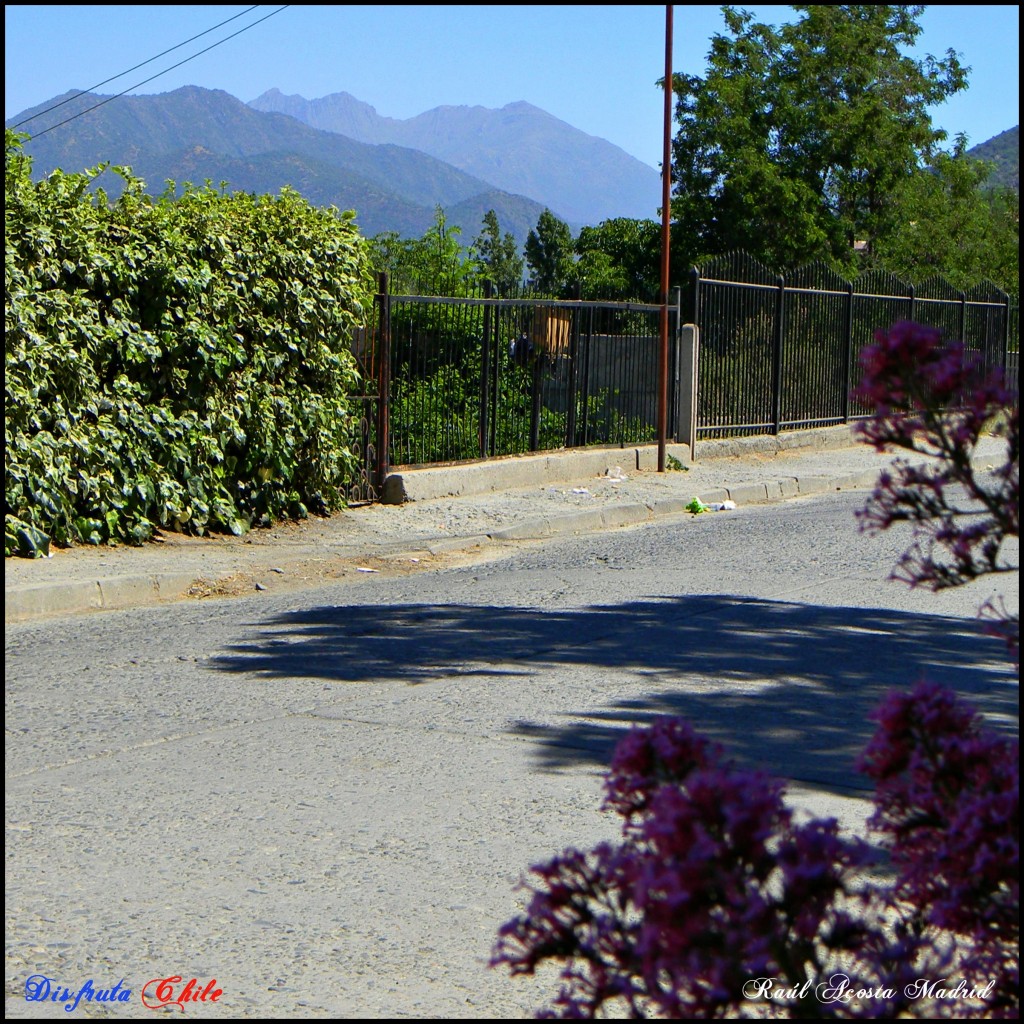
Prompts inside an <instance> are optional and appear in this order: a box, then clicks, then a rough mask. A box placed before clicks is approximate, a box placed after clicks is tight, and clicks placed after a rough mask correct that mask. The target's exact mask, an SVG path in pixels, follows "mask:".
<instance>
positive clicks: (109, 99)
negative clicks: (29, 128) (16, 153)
mask: <svg viewBox="0 0 1024 1024" xmlns="http://www.w3.org/2000/svg"><path fill="white" fill-rule="evenodd" d="M257 6H259V5H257ZM291 6H292V5H291V4H284V5H283V6H282V7H278V9H277V10H276V11H271V12H270V13H269V14H267V15H264V16H263V17H262V18H260V19H258V20H257V21H254V22H252V23H251V24H249V25H246V26H245V28H240V29H239V30H238V31H237V32H232V33H231V35H229V36H225V37H224V38H223V39H220V40H218V41H217V42H216V43H212V44H211V45H210V46H207V47H206V48H205V49H203V50H200V51H199V52H198V53H193V54H192V56H191V57H186V58H185V59H184V60H180V61H178V63H177V64H172V65H171V66H170V67H169V68H164V70H163V71H158V72H157V73H156V74H155V75H150V77H149V78H146V79H143V80H142V81H141V82H136V83H135V85H130V86H128V88H127V89H125V90H123V91H122V92H119V93H118V94H117V95H116V96H108V97H107V98H106V99H105V100H101V101H100V102H99V103H94V104H93V105H92V106H91V107H86V108H85V110H81V111H79V112H78V113H77V114H72V115H71V117H66V118H65V119H64V120H63V121H58V122H57V123H56V124H52V125H50V127H49V128H44V129H43V130H42V131H41V132H36V133H35V134H34V135H32V136H31V139H38V138H39V137H40V136H42V135H46V133H47V132H52V131H53V130H54V129H55V128H60V127H62V126H63V125H66V124H69V123H70V122H71V121H75V120H77V119H78V118H80V117H84V116H85V115H86V114H88V113H91V112H92V111H93V110H97V109H98V108H99V107H103V106H106V104H108V103H112V102H113V101H114V100H117V99H120V98H121V97H122V96H124V95H126V94H127V93H130V92H131V91H132V89H138V88H139V87H140V86H142V85H146V84H147V83H149V82H152V81H153V80H154V79H157V78H159V77H160V76H161V75H166V74H167V72H168V71H173V70H174V69H175V68H180V67H181V66H182V65H183V64H187V63H188V62H189V61H190V60H195V59H196V57H201V56H202V55H203V54H204V53H209V52H210V50H213V49H216V48H217V47H218V46H220V45H221V43H226V42H227V41H228V40H229V39H234V38H235V36H240V35H241V34H242V33H243V32H248V31H249V29H251V28H255V27H256V26H257V25H259V24H260V23H261V22H264V21H266V20H267V19H268V18H272V17H273V16H274V15H275V14H280V13H281V12H282V11H286V10H287V9H288V8H289V7H291ZM146 63H148V61H147V62H146ZM117 77H118V78H120V77H121V76H120V75H118V76H117Z"/></svg>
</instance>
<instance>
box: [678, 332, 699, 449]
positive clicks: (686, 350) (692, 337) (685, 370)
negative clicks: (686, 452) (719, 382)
mask: <svg viewBox="0 0 1024 1024" xmlns="http://www.w3.org/2000/svg"><path fill="white" fill-rule="evenodd" d="M699 354H700V328H699V327H697V325H696V324H683V326H682V327H681V328H680V330H679V381H678V388H679V392H678V398H677V408H678V409H679V421H678V426H677V428H676V441H677V442H678V443H679V444H686V445H689V446H690V461H691V462H696V460H697V364H698V358H699Z"/></svg>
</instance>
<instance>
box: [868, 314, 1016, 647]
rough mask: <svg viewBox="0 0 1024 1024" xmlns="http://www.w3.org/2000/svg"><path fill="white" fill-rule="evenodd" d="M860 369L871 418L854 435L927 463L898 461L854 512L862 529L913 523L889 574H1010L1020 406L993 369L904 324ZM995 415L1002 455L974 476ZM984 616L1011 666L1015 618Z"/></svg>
mask: <svg viewBox="0 0 1024 1024" xmlns="http://www.w3.org/2000/svg"><path fill="white" fill-rule="evenodd" d="M861 369H862V371H863V377H862V380H861V384H860V387H859V388H858V389H857V390H856V392H855V393H854V395H855V397H856V398H858V399H860V400H861V401H863V402H865V403H867V404H869V405H871V406H872V407H874V408H875V409H876V410H877V413H876V415H875V416H873V417H872V418H870V419H867V420H864V421H863V422H862V423H860V424H859V425H858V433H859V436H860V437H861V438H863V439H864V440H865V441H867V442H868V443H869V444H872V445H874V446H875V447H876V448H877V449H878V450H879V451H888V450H892V449H898V450H903V451H908V452H912V453H915V454H917V455H923V456H926V457H929V458H930V461H929V462H927V463H925V464H912V463H910V462H909V461H907V460H906V459H899V460H897V461H896V462H895V463H894V465H893V469H892V471H891V472H886V473H883V474H882V475H881V477H880V479H879V482H878V485H877V486H876V488H875V490H874V493H873V494H872V496H871V499H870V500H869V502H868V504H867V506H866V508H865V509H864V510H863V512H862V513H860V520H861V526H862V528H863V529H865V530H868V531H871V532H877V531H881V530H885V529H887V528H888V527H889V526H891V525H892V524H893V523H895V522H899V521H909V522H911V523H913V524H914V541H913V544H912V546H911V547H910V548H909V550H908V551H907V552H906V553H905V554H904V555H903V556H902V557H901V558H900V560H899V563H898V564H897V567H896V570H895V571H894V572H893V578H894V579H898V580H902V581H904V582H906V583H909V584H910V585H911V586H914V587H917V586H924V587H929V588H931V589H933V590H940V589H944V588H946V587H956V586H960V585H961V584H963V583H967V582H969V581H970V580H973V579H976V578H977V577H979V576H983V575H987V574H988V573H1002V572H1012V571H1015V570H1016V569H1017V568H1018V566H1017V565H1015V564H1012V563H1011V561H1010V560H1009V558H1008V556H1007V548H1006V543H1005V542H1006V540H1007V538H1009V537H1019V536H1020V506H1019V503H1020V432H1019V431H1020V405H1019V402H1018V401H1017V399H1016V397H1015V396H1014V395H1013V394H1011V392H1010V391H1009V390H1008V389H1007V388H1006V387H1005V386H1004V383H1003V378H1002V374H1001V372H1000V371H998V370H993V371H991V372H987V371H986V370H985V368H984V364H983V362H982V360H981V358H980V356H979V355H978V354H977V353H972V352H967V351H966V350H965V349H964V347H963V346H962V345H961V344H959V343H948V342H945V341H943V339H942V336H941V333H940V332H939V331H937V330H936V329H934V328H932V327H925V326H922V325H921V324H916V323H909V322H904V323H898V324H896V325H895V326H894V327H892V329H891V330H889V331H879V332H878V333H877V334H876V335H875V344H874V345H872V346H870V347H868V348H866V349H865V350H864V352H863V353H862V355H861ZM1000 419H1002V420H1004V421H1005V423H1004V427H1005V438H1006V455H1005V458H1004V459H1003V460H1002V462H1001V464H1000V465H998V466H996V467H994V468H993V469H992V471H991V472H988V471H979V469H978V468H977V467H976V466H975V464H974V456H975V451H976V448H977V445H978V439H979V438H980V437H981V435H982V434H983V433H984V432H985V430H986V429H989V427H990V426H991V424H992V423H993V422H997V421H999V420H1000ZM985 611H986V613H987V616H988V618H989V620H990V621H991V622H992V623H993V626H994V628H993V631H994V632H997V633H999V634H1000V635H1001V636H1003V637H1004V638H1005V639H1006V642H1007V644H1008V646H1009V648H1010V650H1011V654H1012V656H1013V658H1014V660H1015V661H1018V663H1019V653H1018V652H1019V643H1020V619H1019V615H1018V614H1017V613H1011V612H1010V611H1008V610H1007V609H1006V608H1005V607H1003V606H995V605H989V606H987V607H986V609H985Z"/></svg>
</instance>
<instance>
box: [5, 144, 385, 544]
mask: <svg viewBox="0 0 1024 1024" xmlns="http://www.w3.org/2000/svg"><path fill="white" fill-rule="evenodd" d="M99 170H100V169H97V170H93V171H88V172H85V173H83V174H65V173H63V172H60V171H57V172H54V173H53V174H52V175H50V176H49V177H48V178H46V179H45V180H44V181H41V182H33V181H32V180H31V177H30V162H29V159H28V158H27V157H26V156H25V155H24V153H23V152H22V150H21V140H20V139H19V137H17V136H15V135H13V134H12V133H10V132H8V133H7V140H6V159H5V171H6V182H5V202H6V209H5V232H6V247H5V285H6V294H5V307H4V312H5V328H6V380H5V442H6V449H7V450H6V463H5V469H6V472H5V489H6V499H7V508H6V529H5V550H6V553H7V554H8V555H9V554H11V553H13V552H21V553H33V552H34V551H35V550H36V549H37V548H39V547H40V546H45V544H46V543H47V542H48V541H49V540H52V541H53V542H54V543H56V544H59V545H68V544H74V543H79V542H86V543H94V544H96V543H105V542H113V541H128V542H130V543H141V542H143V541H144V540H146V539H147V538H149V537H150V536H152V534H153V531H154V529H155V528H157V527H161V528H169V529H174V530H182V531H186V532H192V533H198V534H202V533H204V532H206V531H208V530H228V531H231V532H234V533H240V532H243V531H244V530H246V529H247V528H248V527H249V526H250V525H252V524H254V523H267V522H270V521H272V520H273V519H275V518H278V517H282V516H303V515H306V514H307V512H309V511H313V512H318V513H326V512H329V511H331V510H333V509H336V508H338V507H340V506H341V505H342V504H344V486H345V484H346V482H348V481H349V480H350V479H351V478H352V476H353V474H354V472H355V469H356V462H355V459H356V456H355V420H356V416H355V407H354V404H353V403H352V402H351V401H350V398H349V396H350V395H352V394H354V393H355V391H356V383H357V379H358V378H357V370H356V364H355V361H354V359H353V357H352V355H351V352H350V346H349V341H350V338H351V336H352V330H353V327H355V326H356V325H358V324H360V323H361V322H362V321H363V319H364V316H365V313H366V311H367V309H368V306H369V303H370V302H371V301H372V281H371V278H370V275H369V269H368V265H367V261H366V256H365V243H364V241H363V240H362V239H361V238H360V237H359V234H358V231H357V229H356V227H355V225H354V224H353V222H352V220H351V215H350V214H339V213H338V212H337V211H334V210H320V209H317V208H315V207H313V206H311V205H310V204H309V203H307V202H306V201H305V200H303V199H302V198H301V197H300V196H299V195H298V194H297V193H296V192H294V191H291V190H287V189H286V190H283V191H282V192H281V194H280V195H278V196H252V195H246V194H232V195H229V194H226V193H225V192H223V191H218V190H216V189H213V188H211V187H209V186H206V187H201V188H194V187H191V186H187V187H186V188H185V190H184V192H183V194H181V195H180V196H177V197H176V196H175V195H174V193H173V191H172V190H171V189H170V188H169V189H168V191H167V192H166V193H165V194H164V195H163V196H161V197H159V198H156V199H154V198H151V197H149V196H147V195H146V194H145V192H144V185H143V183H142V182H141V181H140V180H139V179H137V178H134V177H133V176H132V175H131V174H130V173H129V172H128V171H126V170H123V169H122V170H120V171H119V173H120V174H121V175H122V176H123V177H124V179H125V183H126V187H125V191H124V193H123V195H122V196H121V197H120V198H119V199H118V200H117V201H116V202H115V203H110V202H109V201H108V199H107V197H106V195H105V194H104V193H103V191H102V190H98V189H97V190H92V181H93V179H94V178H95V176H96V174H97V173H98V171H99Z"/></svg>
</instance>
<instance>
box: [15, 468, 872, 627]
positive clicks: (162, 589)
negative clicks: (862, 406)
mask: <svg viewBox="0 0 1024 1024" xmlns="http://www.w3.org/2000/svg"><path fill="white" fill-rule="evenodd" d="M877 477H878V474H877V471H876V470H868V471H865V472H863V473H854V474H848V475H846V476H840V477H804V478H797V477H785V478H783V479H781V480H776V481H772V482H768V483H741V484H736V485H734V486H732V487H719V488H713V489H709V490H703V491H701V500H702V501H704V502H719V501H735V502H736V504H737V505H755V504H766V503H771V502H776V501H784V500H786V499H787V498H793V497H798V496H800V495H808V494H820V493H822V492H824V491H833V490H849V489H851V488H863V487H870V486H873V484H874V482H875V481H876V480H877ZM688 504H689V501H688V500H687V499H683V498H664V499H659V500H657V501H654V502H651V503H650V504H644V503H640V502H632V503H625V504H622V505H612V506H609V507H607V508H602V509H585V510H582V511H579V512H570V513H567V514H565V515H559V516H545V517H542V518H540V519H535V520H530V521H527V522H523V523H518V524H516V525H515V526H510V527H508V528H507V529H504V530H495V531H493V532H492V533H489V534H472V535H468V536H465V537H451V538H447V539H444V540H439V541H435V542H433V543H431V544H428V545H427V546H426V550H428V551H429V552H430V553H431V554H443V553H446V552H456V551H468V550H472V549H473V548H480V547H484V546H486V545H488V544H513V543H518V542H522V541H536V540H546V539H549V538H551V537H558V536H565V535H566V534H581V533H588V532H593V531H600V530H613V529H618V528H621V527H625V526H635V525H637V524H638V523H645V522H650V521H652V520H654V519H657V518H661V517H664V516H670V515H679V514H681V513H683V512H685V511H686V506H687V505H688ZM378 553H379V552H375V551H372V550H367V551H366V552H365V554H367V555H374V554H378ZM199 579H200V575H199V574H197V573H185V572H173V573H151V574H145V575H135V576H133V575H122V576H111V577H107V578H100V579H94V580H88V581H74V582H67V583H40V584H30V585H26V586H17V587H11V588H8V589H7V590H6V592H5V601H4V621H5V622H21V621H25V620H28V619H34V618H41V617H43V616H48V615H74V614H78V613H81V612H90V611H112V610H116V609H126V608H142V607H146V606H150V605H157V604H166V603H168V602H171V601H178V600H182V599H183V598H185V597H186V595H187V594H188V591H189V588H190V587H192V585H193V584H194V583H196V582H197V580H199Z"/></svg>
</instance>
